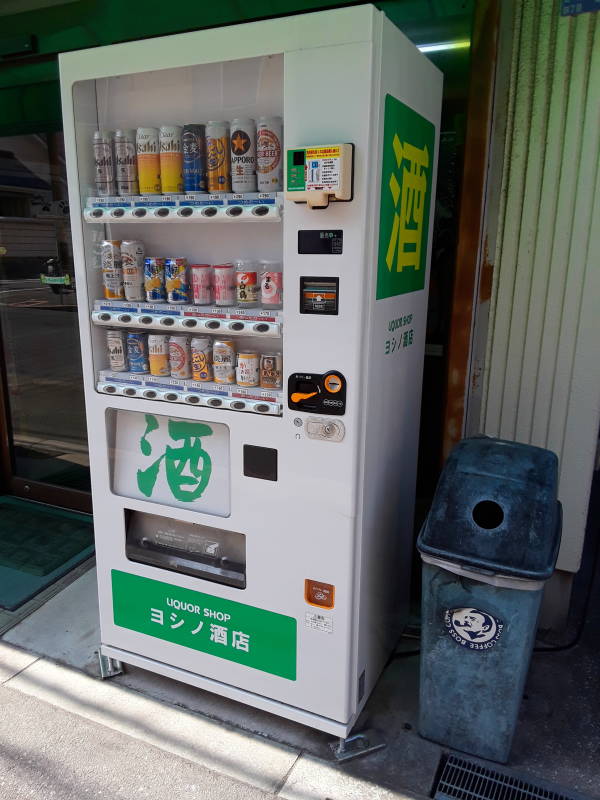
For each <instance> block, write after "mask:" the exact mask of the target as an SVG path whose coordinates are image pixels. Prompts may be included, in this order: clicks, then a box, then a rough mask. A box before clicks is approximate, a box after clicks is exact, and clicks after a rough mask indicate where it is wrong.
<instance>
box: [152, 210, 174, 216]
mask: <svg viewBox="0 0 600 800" xmlns="http://www.w3.org/2000/svg"><path fill="white" fill-rule="evenodd" d="M154 213H155V214H156V216H157V217H168V216H169V214H170V213H171V211H170V209H168V208H157V209H156V211H155V212H154Z"/></svg>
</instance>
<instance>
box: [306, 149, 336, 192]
mask: <svg viewBox="0 0 600 800" xmlns="http://www.w3.org/2000/svg"><path fill="white" fill-rule="evenodd" d="M340 154H341V150H340V147H339V146H338V145H335V146H332V147H307V148H306V189H335V188H337V187H338V186H339V185H340Z"/></svg>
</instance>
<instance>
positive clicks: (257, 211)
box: [252, 206, 269, 217]
mask: <svg viewBox="0 0 600 800" xmlns="http://www.w3.org/2000/svg"><path fill="white" fill-rule="evenodd" d="M252 213H253V214H254V216H255V217H264V216H265V214H268V213H269V209H268V208H267V206H256V208H253V209H252Z"/></svg>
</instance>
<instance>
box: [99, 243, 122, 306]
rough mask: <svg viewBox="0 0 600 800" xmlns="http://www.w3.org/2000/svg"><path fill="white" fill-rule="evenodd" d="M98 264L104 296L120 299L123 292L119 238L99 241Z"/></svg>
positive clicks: (110, 298) (109, 298)
mask: <svg viewBox="0 0 600 800" xmlns="http://www.w3.org/2000/svg"><path fill="white" fill-rule="evenodd" d="M100 264H101V266H102V284H103V286H104V297H105V298H106V299H107V300H121V299H122V298H124V297H125V292H124V290H123V268H122V264H121V241H120V239H105V240H104V241H103V242H100Z"/></svg>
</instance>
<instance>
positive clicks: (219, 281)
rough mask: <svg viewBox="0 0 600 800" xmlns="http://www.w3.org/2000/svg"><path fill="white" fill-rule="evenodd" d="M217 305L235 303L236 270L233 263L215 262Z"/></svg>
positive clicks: (214, 276) (214, 274) (214, 275)
mask: <svg viewBox="0 0 600 800" xmlns="http://www.w3.org/2000/svg"><path fill="white" fill-rule="evenodd" d="M213 270H214V271H213V280H214V284H213V285H214V290H215V305H217V306H232V305H234V304H235V270H234V268H233V264H215V265H214V267H213Z"/></svg>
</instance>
